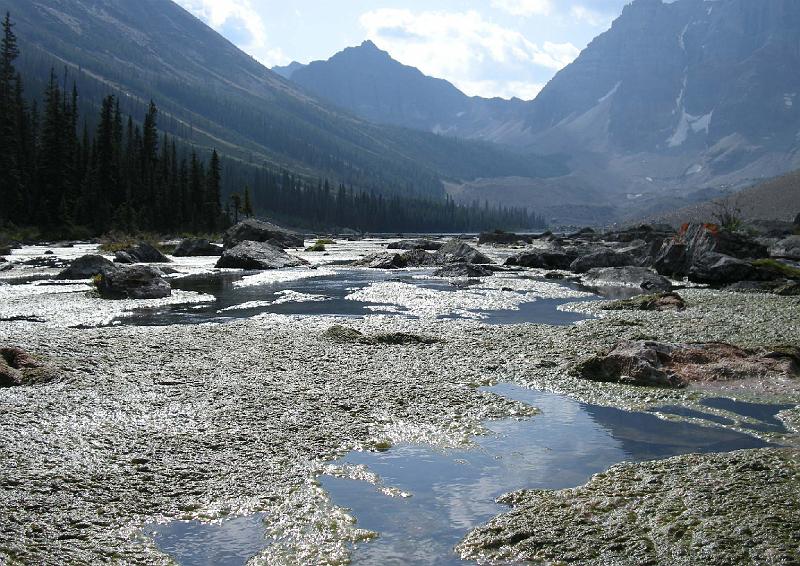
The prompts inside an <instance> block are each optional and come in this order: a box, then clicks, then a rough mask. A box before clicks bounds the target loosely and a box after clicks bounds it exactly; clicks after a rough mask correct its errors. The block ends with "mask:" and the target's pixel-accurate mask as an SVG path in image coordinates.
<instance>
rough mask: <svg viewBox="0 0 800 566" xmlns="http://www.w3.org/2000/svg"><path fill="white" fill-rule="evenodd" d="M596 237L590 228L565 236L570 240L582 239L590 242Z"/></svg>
mask: <svg viewBox="0 0 800 566" xmlns="http://www.w3.org/2000/svg"><path fill="white" fill-rule="evenodd" d="M595 236H597V233H596V232H595V231H594V230H593V229H592V228H588V227H587V228H581V229H580V230H578V231H577V232H573V233H572V234H567V236H566V237H567V238H568V239H570V240H577V239H584V240H591V239H594V237H595Z"/></svg>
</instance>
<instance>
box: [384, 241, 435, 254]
mask: <svg viewBox="0 0 800 566" xmlns="http://www.w3.org/2000/svg"><path fill="white" fill-rule="evenodd" d="M442 245H443V242H436V241H434V240H400V241H399V242H392V243H391V244H389V245H388V246H386V248H387V249H390V250H428V251H432V252H435V251H437V250H438V249H439V248H441V247H442Z"/></svg>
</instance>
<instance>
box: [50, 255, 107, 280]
mask: <svg viewBox="0 0 800 566" xmlns="http://www.w3.org/2000/svg"><path fill="white" fill-rule="evenodd" d="M116 269H117V266H116V265H114V264H113V263H111V262H110V261H109V260H108V259H106V258H104V257H103V256H101V255H85V256H82V257H79V258H78V259H75V260H73V261H72V263H71V264H70V265H69V267H67V268H66V269H65V270H63V271H62V272H61V273H59V274H58V275H57V276H56V279H59V280H78V279H91V278H92V277H94V276H95V275H102V274H105V273H109V272H111V271H115V270H116Z"/></svg>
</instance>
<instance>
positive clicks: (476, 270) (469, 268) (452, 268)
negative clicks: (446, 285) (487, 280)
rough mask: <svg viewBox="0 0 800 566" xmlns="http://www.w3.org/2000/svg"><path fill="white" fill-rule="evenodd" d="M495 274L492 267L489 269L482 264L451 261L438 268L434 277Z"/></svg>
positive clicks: (486, 275) (469, 276) (467, 276)
mask: <svg viewBox="0 0 800 566" xmlns="http://www.w3.org/2000/svg"><path fill="white" fill-rule="evenodd" d="M490 275H494V272H493V271H492V270H491V269H487V268H486V267H484V266H482V265H474V264H472V263H451V264H449V265H446V266H444V267H442V268H440V269H439V270H437V271H436V272H435V273H434V274H433V276H434V277H466V278H468V279H469V278H476V277H489V276H490Z"/></svg>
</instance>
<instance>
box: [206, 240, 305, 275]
mask: <svg viewBox="0 0 800 566" xmlns="http://www.w3.org/2000/svg"><path fill="white" fill-rule="evenodd" d="M301 265H308V262H307V261H306V260H304V259H301V258H299V257H295V256H291V255H289V254H287V253H286V252H285V251H283V249H282V248H280V247H278V246H275V245H273V244H271V243H269V242H250V241H245V242H241V243H239V244H237V245H236V246H234V247H232V248H226V249H225V251H224V252H222V257H220V258H219V261H218V262H217V267H220V268H231V269H281V268H284V267H300V266H301Z"/></svg>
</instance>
